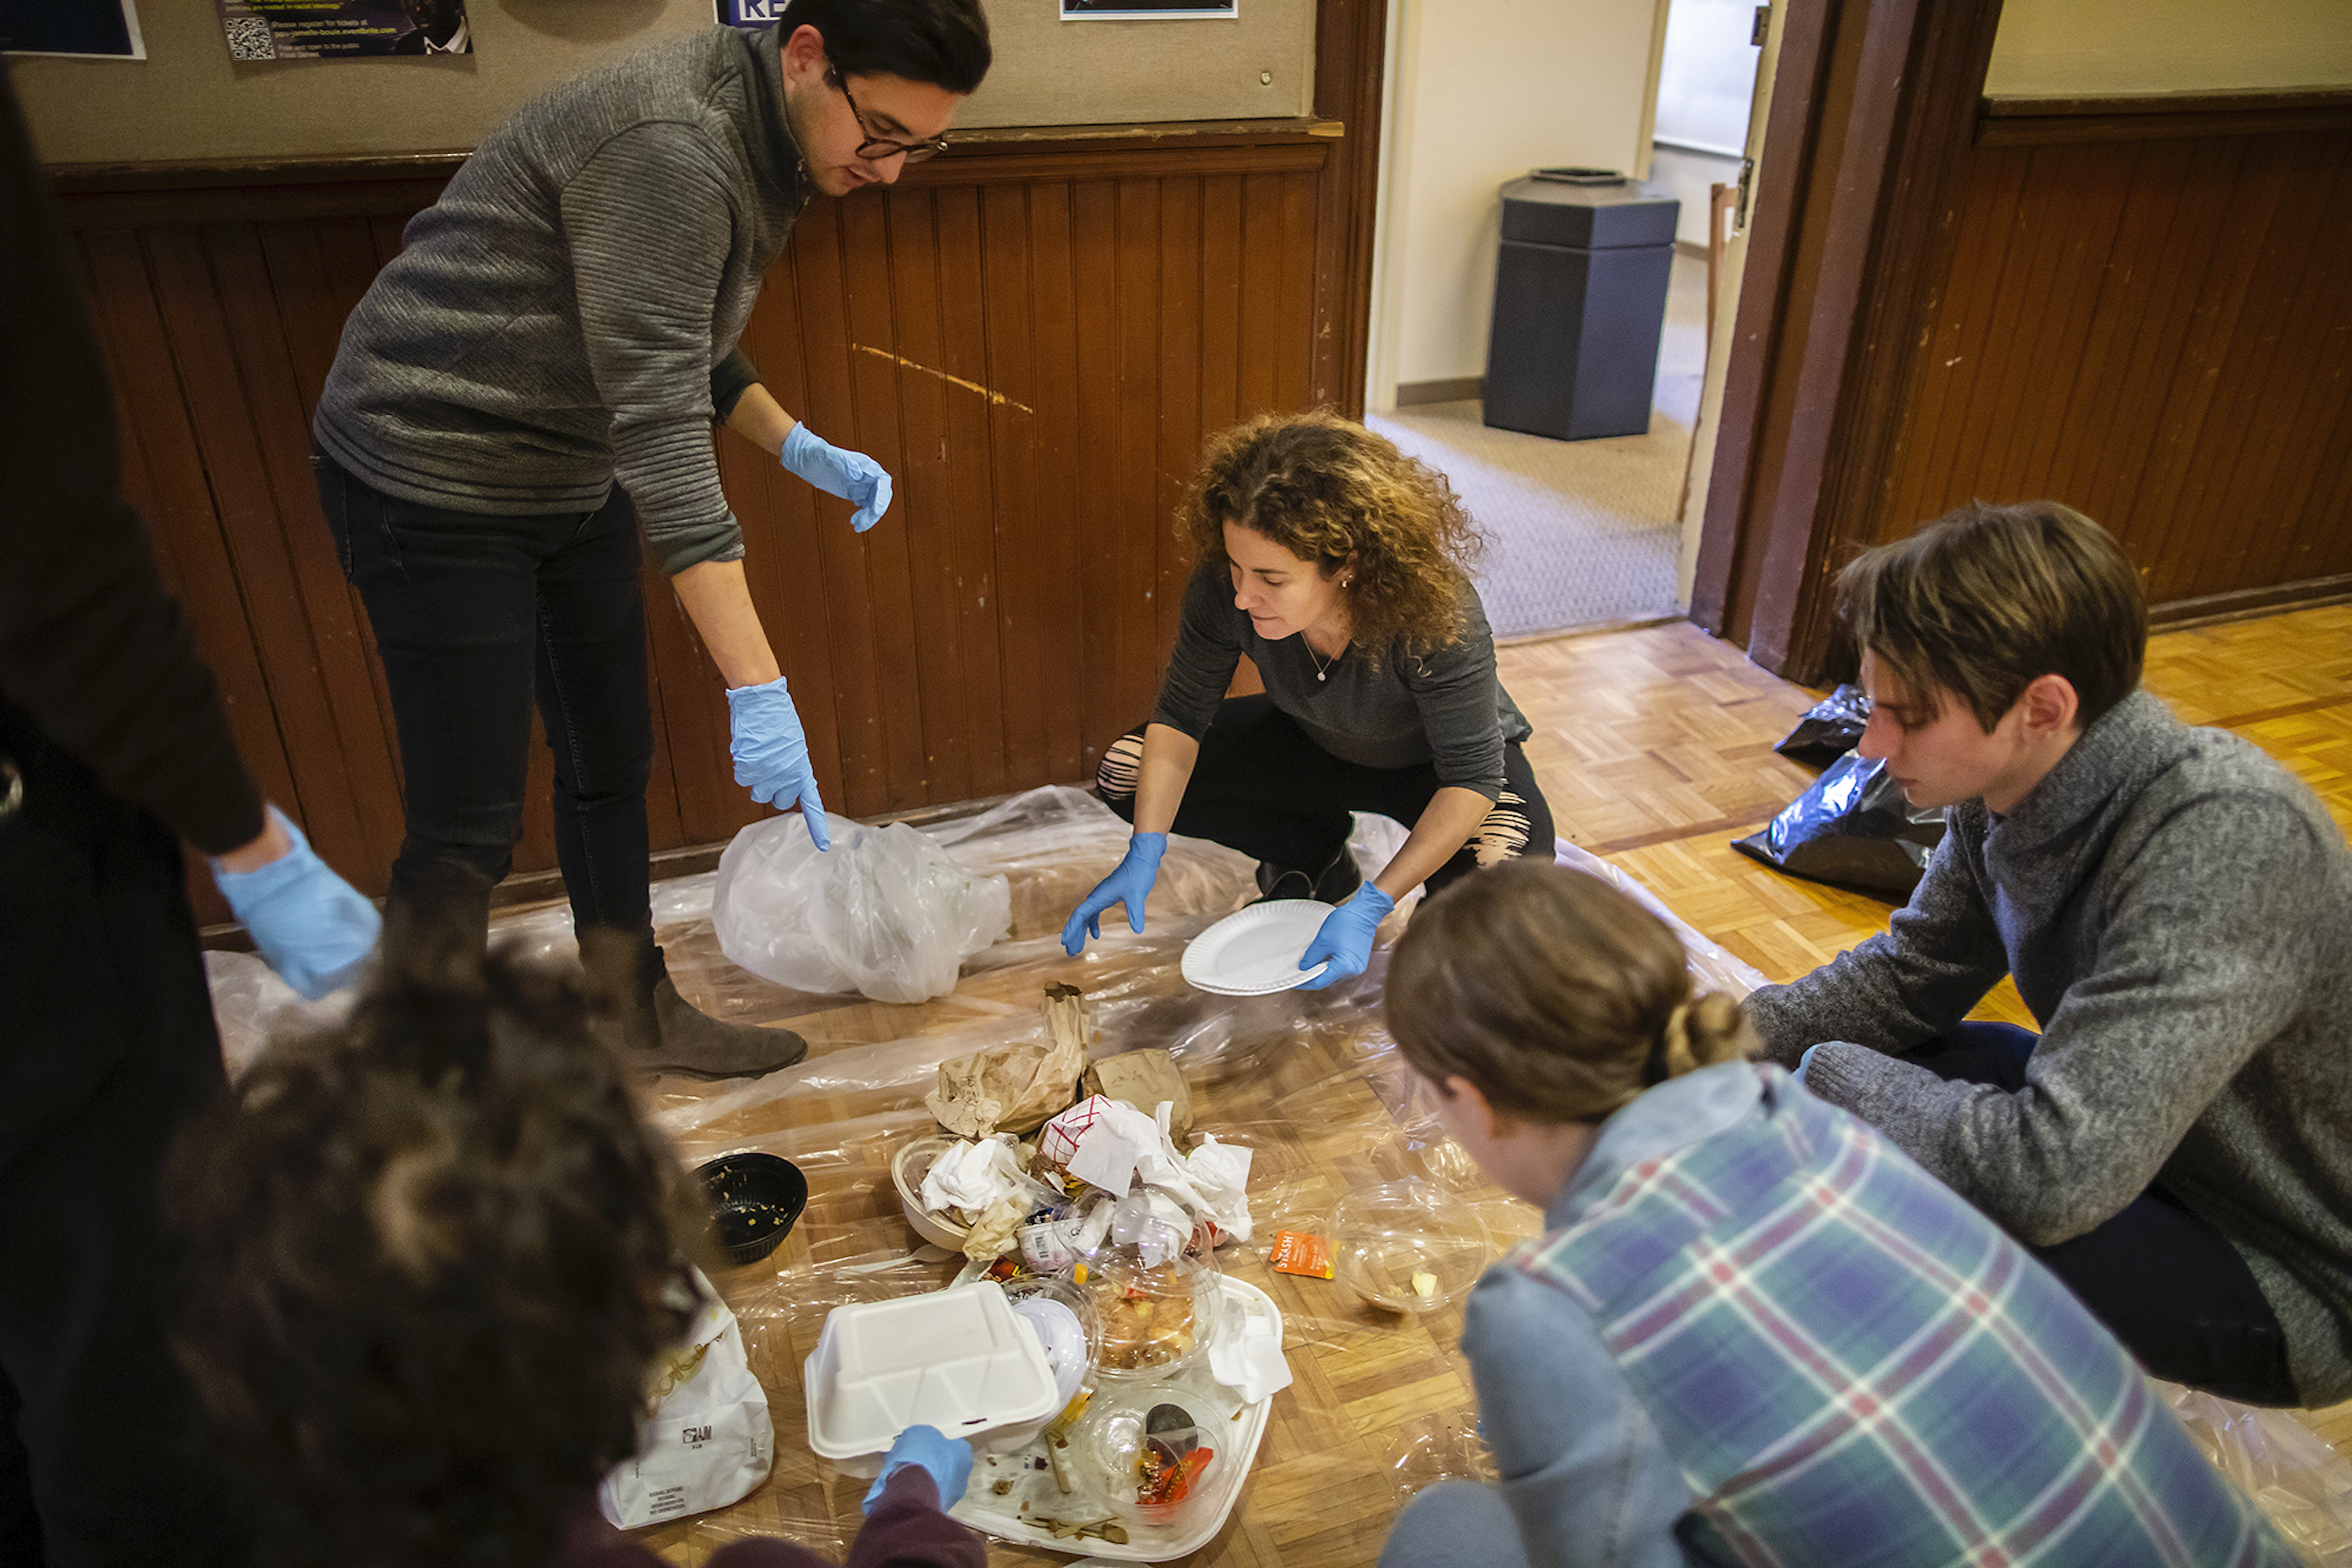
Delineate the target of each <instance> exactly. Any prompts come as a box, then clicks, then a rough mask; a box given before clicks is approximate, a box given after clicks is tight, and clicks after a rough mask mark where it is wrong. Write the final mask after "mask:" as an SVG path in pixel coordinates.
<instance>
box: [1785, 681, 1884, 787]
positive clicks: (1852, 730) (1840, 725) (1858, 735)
mask: <svg viewBox="0 0 2352 1568" xmlns="http://www.w3.org/2000/svg"><path fill="white" fill-rule="evenodd" d="M1869 722H1870V693H1868V692H1866V691H1864V689H1862V688H1861V687H1859V686H1841V687H1839V688H1838V689H1836V690H1835V691H1832V692H1831V693H1830V694H1829V695H1828V696H1827V697H1824V698H1822V700H1820V701H1819V702H1816V703H1814V704H1813V705H1812V706H1811V708H1808V709H1806V710H1804V712H1803V713H1802V714H1801V715H1799V716H1798V719H1797V727H1796V728H1795V729H1793V730H1791V731H1789V734H1788V738H1787V739H1785V740H1783V741H1782V742H1780V744H1779V745H1777V746H1775V747H1773V748H1772V749H1773V750H1774V751H1776V752H1780V754H1781V755H1782V756H1784V757H1786V758H1788V759H1789V760H1790V762H1792V763H1804V764H1805V766H1807V767H1809V768H1825V767H1828V766H1829V765H1830V764H1831V763H1833V762H1836V761H1837V760H1838V759H1839V758H1840V757H1842V756H1844V755H1845V754H1846V753H1847V752H1851V751H1853V749H1854V747H1856V746H1857V745H1859V744H1861V743H1862V731H1863V726H1864V725H1865V724H1867V723H1869Z"/></svg>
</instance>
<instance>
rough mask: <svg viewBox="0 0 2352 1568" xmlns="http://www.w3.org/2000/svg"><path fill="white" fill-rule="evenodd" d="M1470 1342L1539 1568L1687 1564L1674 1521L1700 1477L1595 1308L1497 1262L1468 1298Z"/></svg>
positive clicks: (1489, 1433) (1523, 1534)
mask: <svg viewBox="0 0 2352 1568" xmlns="http://www.w3.org/2000/svg"><path fill="white" fill-rule="evenodd" d="M1462 1349H1463V1351H1464V1352H1465V1353H1466V1354H1467V1355H1468V1356H1469V1358H1470V1371H1471V1375H1472V1377H1473V1378H1474V1379H1475V1381H1476V1383H1477V1385H1478V1424H1479V1427H1480V1429H1481V1430H1482V1431H1483V1432H1484V1434H1485V1436H1486V1442H1487V1445H1488V1446H1489V1447H1492V1448H1493V1449H1494V1450H1495V1461H1496V1467H1497V1468H1498V1469H1499V1470H1500V1471H1501V1479H1502V1490H1503V1500H1504V1501H1506V1502H1507V1503H1508V1504H1509V1505H1510V1508H1511V1512H1512V1514H1513V1516H1514V1517H1516V1518H1517V1521H1518V1523H1519V1536H1520V1539H1521V1541H1522V1542H1524V1543H1525V1545H1526V1547H1527V1552H1528V1563H1530V1564H1531V1565H1532V1568H1550V1565H1552V1564H1561V1565H1565V1564H1569V1563H1575V1564H1577V1565H1578V1568H1588V1565H1589V1568H1683V1565H1684V1563H1685V1557H1684V1555H1683V1552H1682V1549H1681V1547H1679V1546H1678V1545H1676V1544H1675V1537H1674V1526H1675V1520H1676V1519H1678V1518H1680V1517H1681V1516H1682V1514H1683V1513H1684V1512H1685V1511H1686V1510H1688V1509H1689V1508H1690V1506H1691V1503H1692V1501H1693V1499H1692V1496H1691V1489H1690V1487H1689V1486H1688V1484H1687V1483H1685V1481H1684V1479H1683V1477H1682V1471H1681V1470H1680V1469H1679V1468H1677V1467H1676V1466H1675V1462H1674V1460H1673V1458H1670V1457H1669V1456H1668V1455H1667V1453H1666V1451H1665V1448H1664V1446H1663V1445H1661V1444H1660V1442H1659V1441H1658V1432H1657V1428H1656V1427H1655V1426H1652V1425H1651V1423H1650V1418H1649V1416H1648V1415H1646V1414H1644V1413H1643V1409H1642V1407H1641V1405H1640V1404H1639V1403H1638V1402H1636V1401H1635V1399H1634V1398H1633V1390H1632V1388H1631V1387H1629V1386H1628V1385H1627V1384H1626V1382H1625V1374H1624V1373H1622V1372H1621V1371H1619V1370H1618V1366H1617V1362H1616V1358H1615V1357H1613V1356H1612V1355H1611V1354H1610V1353H1609V1349H1608V1347H1607V1346H1606V1345H1604V1344H1602V1343H1601V1335H1600V1333H1599V1332H1598V1331H1596V1330H1595V1328H1594V1327H1593V1322H1592V1319H1591V1315H1590V1314H1589V1313H1587V1312H1586V1311H1585V1310H1583V1309H1582V1308H1581V1307H1580V1306H1578V1305H1577V1304H1576V1303H1575V1302H1573V1301H1571V1300H1569V1299H1568V1298H1567V1297H1566V1296H1564V1295H1563V1294H1562V1293H1561V1292H1559V1290H1556V1289H1552V1288H1550V1287H1549V1285H1546V1284H1543V1283H1541V1282H1539V1281H1538V1280H1536V1279H1529V1278H1528V1276H1526V1275H1524V1274H1521V1273H1519V1272H1517V1270H1515V1269H1512V1268H1507V1267H1505V1268H1494V1269H1491V1270H1489V1271H1488V1272H1487V1274H1486V1278H1485V1279H1481V1280H1480V1281H1479V1282H1478V1287H1477V1289H1475V1290H1473V1291H1472V1292H1471V1293H1470V1300H1469V1302H1468V1303H1467V1305H1466V1306H1465V1309H1464V1312H1463V1323H1462ZM1568 1412H1573V1413H1574V1414H1573V1415H1572V1417H1568V1418H1564V1413H1568Z"/></svg>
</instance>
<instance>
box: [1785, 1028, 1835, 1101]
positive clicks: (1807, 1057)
mask: <svg viewBox="0 0 2352 1568" xmlns="http://www.w3.org/2000/svg"><path fill="white" fill-rule="evenodd" d="M1829 1043H1830V1042H1829V1041H1827V1040H1819V1041H1816V1042H1815V1043H1813V1044H1812V1045H1810V1046H1807V1047H1805V1054H1804V1055H1803V1056H1801V1057H1799V1058H1797V1070H1796V1071H1795V1072H1794V1073H1792V1074H1791V1075H1790V1076H1791V1077H1793V1078H1794V1079H1796V1080H1797V1081H1798V1082H1799V1083H1805V1069H1806V1068H1809V1067H1811V1066H1812V1065H1813V1053H1814V1052H1815V1051H1818V1050H1820V1049H1821V1048H1822V1047H1823V1046H1826V1045H1828V1044H1829ZM1805 1087H1806V1088H1807V1089H1811V1087H1812V1085H1811V1084H1805Z"/></svg>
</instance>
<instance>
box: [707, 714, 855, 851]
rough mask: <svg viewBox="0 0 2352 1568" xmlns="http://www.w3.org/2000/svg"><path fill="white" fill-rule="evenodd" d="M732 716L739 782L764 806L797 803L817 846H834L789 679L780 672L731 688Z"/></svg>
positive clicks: (729, 716) (736, 776)
mask: <svg viewBox="0 0 2352 1568" xmlns="http://www.w3.org/2000/svg"><path fill="white" fill-rule="evenodd" d="M727 716H728V719H729V721H730V728H731V729H732V730H733V731H734V739H733V744H732V746H731V748H730V749H731V750H732V751H733V752H734V753H735V782H736V783H737V784H741V785H742V786H743V787H744V788H745V789H748V790H750V791H751V798H752V799H753V800H756V801H758V802H759V803H760V804H761V805H772V806H775V807H777V808H778V809H780V810H785V811H789V810H791V809H792V808H793V806H794V805H798V806H799V807H800V808H801V817H802V820H803V821H805V822H806V823H807V824H808V830H809V837H811V838H813V839H814V840H815V841H816V847H818V848H820V849H830V848H832V847H833V834H832V833H831V831H830V830H828V829H827V828H826V826H825V825H824V801H822V800H820V799H819V798H817V793H816V775H815V774H814V773H811V772H810V771H809V756H808V742H807V741H806V740H805V739H804V738H803V736H802V734H801V715H800V710H798V709H796V708H794V707H793V694H792V693H791V692H790V691H787V690H786V689H784V678H783V677H782V676H781V675H780V676H778V677H776V679H773V680H771V681H769V682H768V683H767V684H766V685H764V686H730V687H729V688H728V689H727Z"/></svg>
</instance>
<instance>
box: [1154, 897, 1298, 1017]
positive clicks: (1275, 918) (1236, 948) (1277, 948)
mask: <svg viewBox="0 0 2352 1568" xmlns="http://www.w3.org/2000/svg"><path fill="white" fill-rule="evenodd" d="M1331 910H1332V906H1331V905H1329V904H1326V903H1318V902H1317V901H1316V900H1313V899H1278V900H1275V901H1274V902H1273V903H1270V904H1252V905H1251V906H1250V907H1249V908H1247V909H1245V910H1242V911H1241V912H1240V913H1238V914H1231V915H1227V916H1226V917H1225V918H1224V919H1223V920H1221V921H1218V922H1217V923H1216V924H1215V925H1213V926H1211V927H1210V928H1209V929H1208V930H1206V931H1202V933H1201V934H1200V935H1198V936H1196V937H1194V938H1193V939H1192V941H1191V942H1189V943H1187V944H1186V945H1185V948H1184V978H1185V979H1186V980H1188V981H1191V982H1192V984H1193V985H1194V986H1196V987H1198V988H1199V989H1201V990H1202V991H1213V992H1215V993H1216V994H1218V995H1220V996H1265V995H1268V994H1272V993H1274V992H1276V991H1288V990H1290V989H1292V988H1293V987H1295V986H1299V985H1304V984H1307V982H1308V981H1310V980H1312V979H1314V978H1315V977H1316V976H1317V975H1318V974H1320V973H1323V972H1324V971H1325V970H1326V969H1328V968H1329V967H1330V965H1328V964H1327V963H1318V964H1317V965H1316V966H1315V967H1314V968H1312V969H1301V968H1299V967H1298V960H1299V958H1300V957H1301V956H1302V955H1304V954H1305V952H1307V943H1308V942H1313V941H1314V940H1315V933H1316V932H1317V931H1320V930H1322V929H1323V922H1324V921H1325V920H1327V919H1328V918H1329V916H1330V913H1331Z"/></svg>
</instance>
